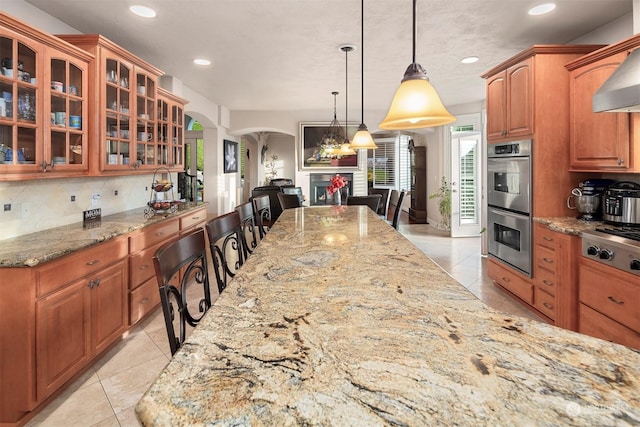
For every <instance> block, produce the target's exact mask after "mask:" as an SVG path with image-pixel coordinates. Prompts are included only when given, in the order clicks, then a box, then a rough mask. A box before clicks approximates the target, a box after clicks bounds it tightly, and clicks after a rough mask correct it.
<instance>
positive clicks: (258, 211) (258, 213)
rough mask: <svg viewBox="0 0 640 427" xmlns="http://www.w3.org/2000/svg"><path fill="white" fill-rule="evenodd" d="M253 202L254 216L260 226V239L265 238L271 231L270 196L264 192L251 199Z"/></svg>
mask: <svg viewBox="0 0 640 427" xmlns="http://www.w3.org/2000/svg"><path fill="white" fill-rule="evenodd" d="M251 203H253V218H254V220H255V222H256V226H257V227H258V231H259V233H260V240H262V239H264V236H266V234H267V231H269V225H270V224H271V206H270V204H269V196H268V195H266V194H263V195H261V196H256V197H253V198H252V199H251Z"/></svg>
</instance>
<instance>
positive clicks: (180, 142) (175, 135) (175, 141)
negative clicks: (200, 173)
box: [156, 88, 187, 171]
mask: <svg viewBox="0 0 640 427" xmlns="http://www.w3.org/2000/svg"><path fill="white" fill-rule="evenodd" d="M186 103H187V101H186V100H185V99H182V98H180V97H178V96H176V95H174V94H172V93H171V92H169V91H167V90H165V89H162V88H158V108H157V111H158V119H157V132H156V135H157V144H156V152H157V153H159V155H160V157H159V162H160V163H159V165H161V166H166V167H168V168H169V169H171V170H176V171H183V170H184V105H185V104H186Z"/></svg>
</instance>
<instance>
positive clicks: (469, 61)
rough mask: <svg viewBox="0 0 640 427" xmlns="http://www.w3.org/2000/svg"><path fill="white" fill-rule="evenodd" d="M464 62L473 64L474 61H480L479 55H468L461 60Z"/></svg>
mask: <svg viewBox="0 0 640 427" xmlns="http://www.w3.org/2000/svg"><path fill="white" fill-rule="evenodd" d="M460 62H462V63H463V64H473V63H474V62H478V57H477V56H467V57H466V58H462V59H461V60H460Z"/></svg>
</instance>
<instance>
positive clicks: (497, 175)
mask: <svg viewBox="0 0 640 427" xmlns="http://www.w3.org/2000/svg"><path fill="white" fill-rule="evenodd" d="M531 149H532V144H531V140H530V139H528V140H520V141H510V142H504V143H499V144H489V146H488V149H487V172H488V179H487V187H488V191H487V202H488V209H487V212H488V216H487V232H488V233H489V234H488V242H489V254H490V255H492V256H494V257H495V258H498V259H499V260H501V261H503V262H505V263H507V264H509V265H511V266H513V267H515V268H516V269H518V270H520V271H521V272H522V273H524V274H526V275H528V276H531V258H532V254H531V251H532V245H531V229H532V226H531V205H532V203H531V169H532V168H531Z"/></svg>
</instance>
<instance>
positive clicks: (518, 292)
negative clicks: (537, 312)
mask: <svg viewBox="0 0 640 427" xmlns="http://www.w3.org/2000/svg"><path fill="white" fill-rule="evenodd" d="M488 271H489V277H491V278H492V279H493V281H494V282H495V284H496V285H499V286H501V287H502V288H504V289H506V290H507V291H509V292H511V293H512V294H513V295H515V296H517V297H518V298H520V299H521V300H522V301H524V302H526V303H527V304H529V305H533V285H532V284H531V282H530V281H529V278H527V277H526V276H524V275H523V274H521V273H518V272H516V271H515V270H512V269H510V268H509V267H507V266H505V265H504V264H502V263H501V262H500V261H498V260H495V259H493V258H489V263H488Z"/></svg>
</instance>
